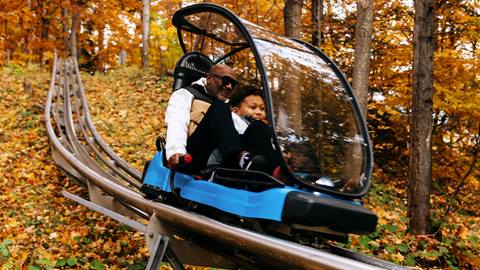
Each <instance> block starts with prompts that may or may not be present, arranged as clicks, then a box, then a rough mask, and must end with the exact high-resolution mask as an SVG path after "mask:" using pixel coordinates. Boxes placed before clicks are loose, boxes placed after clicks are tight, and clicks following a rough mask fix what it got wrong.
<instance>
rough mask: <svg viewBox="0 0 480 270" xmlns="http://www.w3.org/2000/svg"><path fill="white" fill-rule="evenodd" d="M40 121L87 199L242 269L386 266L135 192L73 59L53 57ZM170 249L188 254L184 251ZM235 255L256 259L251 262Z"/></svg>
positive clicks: (135, 177)
mask: <svg viewBox="0 0 480 270" xmlns="http://www.w3.org/2000/svg"><path fill="white" fill-rule="evenodd" d="M45 123H46V129H47V135H48V138H49V140H50V145H51V148H52V154H53V158H54V160H55V162H56V163H57V164H58V166H59V167H61V168H62V169H63V170H64V171H65V172H66V173H67V174H68V175H69V176H70V177H72V178H73V179H75V180H77V181H78V182H80V183H83V184H85V185H87V186H88V188H89V194H90V200H91V201H92V202H94V203H97V204H100V205H103V206H107V208H110V209H111V210H113V211H115V212H118V213H130V214H132V213H134V214H136V215H137V216H140V217H142V218H145V219H148V218H149V217H151V216H152V215H153V214H155V217H157V218H158V219H160V220H161V221H162V222H166V223H168V224H171V225H172V226H173V227H174V228H177V229H179V230H182V231H184V232H187V233H188V234H189V235H194V236H195V237H193V238H192V239H194V241H196V240H198V239H201V240H202V242H203V244H205V243H212V245H215V246H216V247H217V250H216V252H220V250H219V249H220V248H219V247H221V249H222V251H224V252H223V254H221V255H222V256H223V257H225V258H227V259H228V260H230V261H232V262H235V263H237V265H238V264H240V265H241V266H242V268H259V269H267V268H268V269H380V268H378V267H379V266H380V267H381V268H390V269H392V267H389V263H386V262H384V263H385V264H378V263H377V264H376V265H377V266H373V265H372V264H371V263H368V264H367V263H363V262H359V261H357V260H352V259H348V258H345V257H342V256H339V255H334V254H331V253H328V252H325V251H321V250H317V249H313V248H310V247H306V246H302V245H299V244H296V243H292V242H288V241H285V240H281V239H277V238H274V237H271V236H267V235H262V234H258V233H254V232H251V231H247V230H244V229H241V228H237V227H233V226H230V225H226V224H223V223H220V222H218V221H215V220H212V219H210V218H207V217H205V216H201V215H198V214H196V213H192V212H188V211H184V210H182V209H178V208H175V207H172V206H169V205H166V204H162V203H159V202H154V201H150V200H147V199H145V198H144V197H143V195H142V194H141V193H140V191H139V187H140V186H141V183H140V177H141V173H140V172H139V171H137V170H136V169H135V168H133V167H132V166H130V165H129V164H128V163H127V162H125V161H124V160H122V159H121V158H120V157H119V156H117V155H116V154H115V152H114V151H113V150H112V149H111V148H110V147H109V146H108V145H107V144H106V143H105V142H104V141H103V139H102V138H101V136H100V135H99V134H98V132H97V131H96V129H95V127H94V125H93V123H92V119H91V117H90V112H89V110H88V104H87V100H86V97H85V93H84V89H83V85H82V82H81V79H80V75H79V70H78V65H77V63H76V60H75V59H73V58H67V59H58V58H57V57H55V61H54V65H53V71H52V80H51V84H50V90H49V93H48V97H47V102H46V106H45ZM197 242H199V241H197ZM198 244H199V245H201V244H202V243H198ZM212 245H211V246H210V247H212ZM205 248H207V249H209V247H208V246H207V247H205ZM212 250H215V248H212ZM175 252H177V253H180V252H186V253H188V250H183V251H182V250H176V251H175ZM214 252H215V251H214ZM239 254H250V255H254V256H256V257H257V258H256V260H254V261H253V262H252V261H251V260H249V259H248V258H247V259H244V257H245V256H242V255H239ZM247 257H248V256H247ZM242 258H243V259H242ZM374 260H375V261H377V262H378V261H380V260H376V259H374ZM380 262H383V261H380Z"/></svg>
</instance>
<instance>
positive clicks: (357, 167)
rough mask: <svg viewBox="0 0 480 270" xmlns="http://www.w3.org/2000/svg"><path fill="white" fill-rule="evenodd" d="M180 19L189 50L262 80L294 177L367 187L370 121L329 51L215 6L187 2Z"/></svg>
mask: <svg viewBox="0 0 480 270" xmlns="http://www.w3.org/2000/svg"><path fill="white" fill-rule="evenodd" d="M173 23H174V25H175V26H177V28H178V30H179V38H180V42H181V44H182V48H183V49H184V51H185V52H189V51H198V52H201V53H203V54H205V55H207V56H209V57H210V58H212V59H213V60H214V61H216V62H221V61H223V62H226V63H230V64H232V65H233V67H234V69H235V70H236V72H237V74H239V75H240V76H239V77H240V78H241V79H242V80H246V81H252V80H256V81H257V82H258V83H259V85H262V87H263V90H264V93H265V99H266V103H267V107H268V115H269V120H270V121H269V125H270V126H271V128H272V134H273V135H274V142H273V143H274V145H275V147H276V149H277V151H278V154H279V155H281V157H282V160H283V164H282V165H283V167H284V169H285V171H286V172H287V176H288V177H287V178H288V180H293V182H294V183H297V184H298V185H299V186H301V187H307V188H311V189H314V190H320V191H326V192H328V193H333V194H339V195H344V196H352V197H355V196H361V195H363V194H365V192H366V191H367V190H368V187H369V180H370V174H371V163H372V154H371V149H370V143H369V138H368V133H367V128H366V124H365V121H364V120H363V118H362V116H361V114H360V111H359V109H358V104H357V102H356V100H355V97H354V96H353V94H352V91H351V88H350V86H349V85H348V82H347V81H346V80H345V78H344V77H343V75H342V74H341V72H340V71H339V70H338V68H337V67H336V66H335V64H333V62H332V61H331V60H330V59H329V58H328V57H327V56H325V55H324V54H323V53H322V52H321V51H319V50H318V49H316V48H314V47H313V46H311V45H309V44H306V43H303V42H301V41H296V40H292V39H289V38H285V37H283V36H280V35H278V34H275V33H273V32H271V31H269V30H266V29H264V28H262V27H259V26H257V25H255V24H253V23H250V22H248V21H246V20H242V19H239V18H237V17H236V16H235V15H233V14H232V13H231V12H229V11H228V10H226V9H224V8H222V7H219V6H216V5H211V4H199V5H193V6H189V7H187V8H184V9H182V10H180V11H178V12H177V13H176V14H175V16H174V19H173Z"/></svg>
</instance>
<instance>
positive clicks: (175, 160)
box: [167, 154, 183, 170]
mask: <svg viewBox="0 0 480 270" xmlns="http://www.w3.org/2000/svg"><path fill="white" fill-rule="evenodd" d="M182 156H183V155H182V154H173V155H172V156H171V157H170V158H169V159H168V161H167V165H168V167H169V168H170V169H174V170H176V169H177V167H178V165H179V164H180V159H181V158H182Z"/></svg>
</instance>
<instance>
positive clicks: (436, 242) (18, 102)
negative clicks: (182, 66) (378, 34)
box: [0, 66, 480, 269]
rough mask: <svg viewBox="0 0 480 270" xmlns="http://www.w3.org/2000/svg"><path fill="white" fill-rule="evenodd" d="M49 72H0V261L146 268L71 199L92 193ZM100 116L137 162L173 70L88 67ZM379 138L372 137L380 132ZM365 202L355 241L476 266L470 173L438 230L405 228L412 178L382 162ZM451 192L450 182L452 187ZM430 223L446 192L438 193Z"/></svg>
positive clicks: (376, 249)
mask: <svg viewBox="0 0 480 270" xmlns="http://www.w3.org/2000/svg"><path fill="white" fill-rule="evenodd" d="M49 77H50V74H49V73H48V72H46V71H44V70H43V69H40V68H38V67H24V68H22V67H19V66H8V67H6V68H4V69H3V70H2V72H1V73H0V111H1V112H2V113H1V114H0V168H1V171H0V201H1V202H2V211H1V212H0V224H2V227H1V229H0V266H1V267H2V269H23V268H28V269H51V268H77V269H105V268H108V269H144V268H145V265H146V261H147V259H148V255H149V253H148V250H147V247H146V246H145V244H144V237H143V235H142V234H141V233H137V232H135V231H132V230H130V229H129V228H127V227H125V226H123V225H120V224H119V223H117V222H116V221H113V220H111V219H109V218H107V217H105V216H102V215H100V214H98V213H96V212H92V211H90V210H87V209H86V208H84V207H82V206H79V205H78V204H76V203H74V202H71V201H69V200H68V199H66V198H64V197H63V196H62V195H61V194H60V191H61V190H64V189H66V190H68V191H69V192H72V193H75V194H80V195H82V196H85V195H86V191H85V190H84V189H83V188H81V187H79V186H77V185H76V184H75V183H74V182H72V181H70V180H69V179H68V178H66V176H65V175H64V174H63V173H62V172H61V171H60V170H59V169H58V168H57V167H56V165H55V164H54V162H53V160H52V158H51V152H50V147H49V144H48V139H47V136H46V132H45V129H44V124H43V110H44V108H43V106H44V102H45V98H46V94H47V91H48V86H49ZM82 79H83V81H84V86H85V89H86V92H87V97H88V100H89V105H90V110H91V113H92V117H93V119H94V122H95V125H96V127H97V129H98V130H99V132H100V133H101V134H102V136H103V138H104V139H105V140H106V142H107V143H109V144H110V145H111V146H112V148H113V149H114V150H115V151H116V152H117V153H119V155H120V156H121V157H123V158H124V159H125V160H127V161H128V162H130V163H131V164H132V165H134V166H135V167H136V168H137V169H139V170H141V169H142V167H143V164H144V162H145V161H146V160H147V159H149V158H150V157H151V156H152V155H153V153H154V142H155V138H156V137H157V136H158V134H163V133H164V131H165V130H164V127H163V118H164V110H165V106H166V101H167V100H168V97H169V94H170V83H171V82H170V79H169V78H166V77H161V76H157V75H154V74H152V73H146V74H144V73H142V72H140V71H139V70H138V69H136V68H124V69H119V70H117V71H115V72H112V73H109V74H97V75H95V76H91V75H88V74H83V78H82ZM374 143H375V142H374ZM375 175H376V176H377V179H375V180H374V182H375V184H374V186H373V188H372V190H371V192H370V193H369V195H368V196H367V198H366V201H365V203H366V207H367V208H369V209H371V210H373V211H374V212H375V213H377V215H378V216H379V218H380V224H379V226H378V230H377V232H375V233H373V234H371V235H368V236H361V237H351V242H350V243H349V244H348V245H347V246H348V247H349V248H352V249H354V250H358V251H361V252H364V253H367V254H372V255H375V256H376V257H378V258H381V259H385V260H389V261H393V262H396V263H399V264H402V265H410V266H417V267H419V268H425V269H428V268H430V269H442V268H451V269H480V268H479V265H480V259H479V256H480V225H479V224H480V209H479V205H480V198H478V197H479V196H478V194H479V185H478V182H473V183H468V185H467V186H468V189H463V190H462V191H461V193H460V196H459V200H458V202H456V203H455V204H454V209H453V210H452V211H451V212H450V213H449V215H448V216H446V217H445V220H443V221H444V223H443V224H442V226H441V229H440V230H439V231H438V233H437V234H435V235H427V236H416V237H415V236H413V235H411V234H409V233H408V232H407V230H406V229H407V224H408V219H407V218H406V186H405V183H402V182H400V181H398V180H397V179H394V178H389V179H380V177H379V176H381V175H382V176H385V174H382V173H381V172H379V171H378V169H377V171H376V173H375ZM447 190H448V191H449V192H452V191H453V187H448V188H447ZM431 201H432V205H433V209H432V214H433V219H434V223H435V222H437V223H438V222H439V221H441V218H442V217H443V213H444V211H445V205H446V202H447V201H448V197H446V196H445V195H444V194H443V193H440V192H436V193H434V195H433V196H432V199H431Z"/></svg>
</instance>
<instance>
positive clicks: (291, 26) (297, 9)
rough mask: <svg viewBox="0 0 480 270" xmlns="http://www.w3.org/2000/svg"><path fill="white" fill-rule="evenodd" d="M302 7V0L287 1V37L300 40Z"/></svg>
mask: <svg viewBox="0 0 480 270" xmlns="http://www.w3.org/2000/svg"><path fill="white" fill-rule="evenodd" d="M302 5H303V1H302V0H286V2H285V8H284V10H283V16H284V23H285V36H287V37H293V38H300V30H301V29H300V26H301V22H300V21H301V20H300V19H301V18H302Z"/></svg>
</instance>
